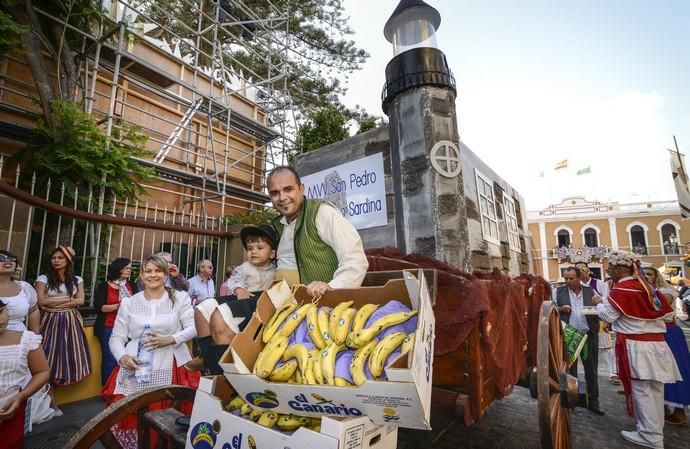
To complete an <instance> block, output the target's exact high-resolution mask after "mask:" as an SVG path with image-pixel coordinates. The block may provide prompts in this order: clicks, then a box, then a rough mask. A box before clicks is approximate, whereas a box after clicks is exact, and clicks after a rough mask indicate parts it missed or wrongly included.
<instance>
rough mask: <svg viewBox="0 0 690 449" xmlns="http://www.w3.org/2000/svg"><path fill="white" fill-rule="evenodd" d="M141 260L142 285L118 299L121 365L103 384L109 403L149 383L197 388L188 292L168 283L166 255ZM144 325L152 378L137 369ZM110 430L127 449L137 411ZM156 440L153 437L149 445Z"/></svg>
mask: <svg viewBox="0 0 690 449" xmlns="http://www.w3.org/2000/svg"><path fill="white" fill-rule="evenodd" d="M142 266H143V271H142V273H141V277H142V279H143V281H144V289H143V291H140V292H139V293H137V294H135V295H134V296H132V297H130V298H128V299H126V300H124V301H123V302H122V303H121V304H120V308H119V309H118V311H117V318H116V319H115V325H114V326H113V333H112V336H111V337H110V350H111V352H112V353H113V356H114V358H115V360H117V361H118V365H119V366H117V367H116V368H115V370H113V373H112V374H111V376H110V378H109V379H108V382H107V383H106V385H105V386H104V387H103V391H102V393H103V396H104V397H105V400H106V406H109V405H110V404H112V403H114V402H117V401H119V400H120V399H122V398H124V397H126V396H128V395H130V394H133V393H137V392H139V391H141V390H144V389H147V388H151V387H157V386H165V385H171V384H175V385H185V386H190V387H193V388H196V387H197V386H198V385H199V378H200V375H199V373H198V372H192V371H189V370H187V369H186V368H185V367H184V364H185V363H187V362H188V361H190V360H191V359H192V357H191V354H190V352H189V349H188V348H187V345H186V343H187V342H188V341H190V340H191V339H193V338H194V337H195V336H196V330H195V328H194V312H193V310H192V305H191V301H190V298H189V295H188V294H187V293H186V292H182V291H178V290H172V289H167V288H165V281H166V279H167V277H168V276H169V273H168V264H167V262H166V261H165V260H164V259H163V258H161V257H159V256H149V257H147V258H146V259H145V260H144V262H143V263H142ZM146 326H149V327H150V333H149V334H148V337H147V338H146V341H144V342H143V345H144V346H145V347H146V348H148V349H149V350H151V351H152V352H153V358H152V363H151V371H150V373H151V375H150V380H148V381H142V379H137V378H136V377H135V376H134V372H135V370H136V369H137V367H138V366H139V364H140V360H139V358H138V347H139V338H140V335H141V334H142V331H143V330H144V328H145V327H146ZM166 402H167V401H166ZM168 406H169V404H168V403H158V404H154V405H153V406H151V407H150V409H154V410H155V409H160V408H165V407H168ZM183 411H184V410H183ZM188 412H191V408H190V409H189V410H188ZM112 430H113V433H114V434H115V437H116V438H117V439H118V441H119V442H120V444H121V445H122V447H123V448H124V449H127V448H130V447H131V448H134V447H136V443H137V433H136V415H130V416H128V417H127V418H125V419H123V420H122V421H120V422H119V423H118V424H117V425H116V426H115V427H113V429H112ZM152 437H154V436H152ZM155 445H156V443H155V438H154V439H152V440H151V446H152V447H155Z"/></svg>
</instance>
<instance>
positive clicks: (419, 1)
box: [383, 0, 441, 42]
mask: <svg viewBox="0 0 690 449" xmlns="http://www.w3.org/2000/svg"><path fill="white" fill-rule="evenodd" d="M413 9H414V11H413ZM411 12H414V13H416V14H417V15H421V16H422V17H424V18H425V19H427V20H428V21H429V22H431V23H432V24H433V25H434V30H438V27H439V25H441V14H439V13H438V11H437V10H436V8H434V7H433V6H431V5H429V4H428V3H426V2H425V1H423V0H400V3H398V6H397V7H396V8H395V11H393V14H391V16H390V17H389V18H388V21H387V22H386V25H384V27H383V35H384V36H386V40H387V41H388V42H393V40H392V39H393V23H394V22H395V20H396V19H397V18H398V17H399V16H401V15H402V14H403V13H405V14H407V13H411Z"/></svg>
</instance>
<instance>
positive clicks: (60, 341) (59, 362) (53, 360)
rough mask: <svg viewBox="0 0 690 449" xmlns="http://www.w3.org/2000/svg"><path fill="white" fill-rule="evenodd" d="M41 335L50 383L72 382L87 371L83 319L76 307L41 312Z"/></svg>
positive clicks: (87, 359) (88, 358)
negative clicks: (48, 368)
mask: <svg viewBox="0 0 690 449" xmlns="http://www.w3.org/2000/svg"><path fill="white" fill-rule="evenodd" d="M41 334H42V335H43V349H44V350H45V353H46V357H47V358H48V365H49V366H50V382H51V383H52V384H54V385H59V386H64V385H72V384H75V383H77V382H79V381H81V380H82V379H84V378H85V377H86V376H88V375H89V374H91V355H90V354H89V347H88V345H87V343H86V335H84V322H83V321H82V318H81V315H80V314H79V312H78V311H77V310H76V309H68V310H64V311H60V312H43V313H42V315H41Z"/></svg>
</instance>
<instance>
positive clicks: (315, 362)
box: [311, 351, 325, 385]
mask: <svg viewBox="0 0 690 449" xmlns="http://www.w3.org/2000/svg"><path fill="white" fill-rule="evenodd" d="M311 371H312V373H314V379H316V383H317V384H321V385H323V384H324V382H325V381H324V379H323V371H322V370H321V351H316V354H315V355H314V356H313V357H312V364H311Z"/></svg>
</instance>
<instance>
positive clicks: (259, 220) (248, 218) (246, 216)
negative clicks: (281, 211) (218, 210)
mask: <svg viewBox="0 0 690 449" xmlns="http://www.w3.org/2000/svg"><path fill="white" fill-rule="evenodd" d="M277 216H278V212H276V210H275V209H273V208H272V207H264V208H263V209H258V210H248V211H246V212H242V213H239V214H233V215H227V216H226V217H225V224H226V225H228V226H230V225H235V224H251V225H260V224H266V223H270V222H271V221H273V219H274V218H276V217H277Z"/></svg>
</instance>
